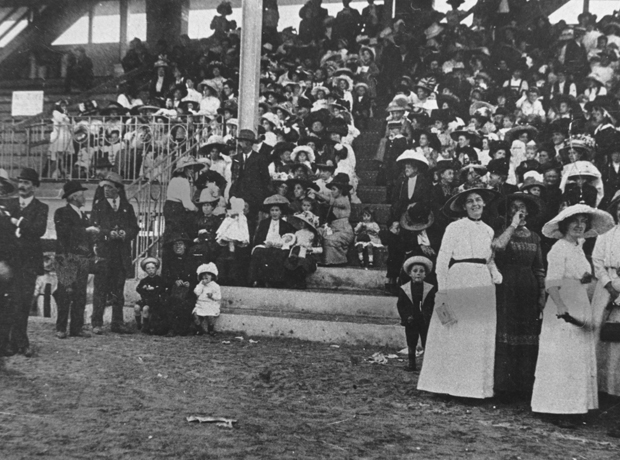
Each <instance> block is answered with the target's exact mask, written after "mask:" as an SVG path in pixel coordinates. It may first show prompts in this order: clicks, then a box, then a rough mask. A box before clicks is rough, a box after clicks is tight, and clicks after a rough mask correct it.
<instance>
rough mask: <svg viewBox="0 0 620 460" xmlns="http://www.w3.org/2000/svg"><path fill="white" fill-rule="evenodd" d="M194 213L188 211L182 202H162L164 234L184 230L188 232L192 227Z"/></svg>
mask: <svg viewBox="0 0 620 460" xmlns="http://www.w3.org/2000/svg"><path fill="white" fill-rule="evenodd" d="M195 216H196V214H195V213H193V212H191V211H188V210H186V209H185V207H184V206H183V203H179V202H177V201H169V200H167V201H166V202H165V203H164V221H165V224H166V228H165V230H164V234H165V236H168V235H171V234H173V233H180V232H185V233H187V234H189V233H190V232H191V230H192V228H193V224H194V219H195Z"/></svg>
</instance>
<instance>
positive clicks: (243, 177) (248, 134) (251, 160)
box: [230, 129, 271, 234]
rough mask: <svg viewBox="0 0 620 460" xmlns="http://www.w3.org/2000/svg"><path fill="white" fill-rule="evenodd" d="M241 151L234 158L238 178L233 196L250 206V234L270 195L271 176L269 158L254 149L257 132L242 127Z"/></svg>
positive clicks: (240, 135) (239, 138)
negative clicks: (261, 208) (262, 206)
mask: <svg viewBox="0 0 620 460" xmlns="http://www.w3.org/2000/svg"><path fill="white" fill-rule="evenodd" d="M237 143H238V145H239V153H238V154H237V155H236V157H235V159H234V163H235V164H234V165H233V168H236V170H237V172H238V175H237V179H236V180H235V181H234V182H233V184H232V189H231V193H230V195H231V196H235V197H237V198H243V199H244V200H245V202H246V203H248V204H249V206H250V212H249V215H248V223H249V230H250V234H253V233H254V229H255V227H256V220H257V218H258V210H259V208H260V206H261V205H262V204H263V201H264V200H265V198H267V196H268V195H269V187H270V185H271V177H270V176H269V158H268V157H267V156H266V155H264V154H262V153H259V152H256V151H254V150H253V148H252V147H253V146H254V144H256V143H258V139H257V138H256V134H254V131H252V130H250V129H242V130H241V131H240V132H239V137H237Z"/></svg>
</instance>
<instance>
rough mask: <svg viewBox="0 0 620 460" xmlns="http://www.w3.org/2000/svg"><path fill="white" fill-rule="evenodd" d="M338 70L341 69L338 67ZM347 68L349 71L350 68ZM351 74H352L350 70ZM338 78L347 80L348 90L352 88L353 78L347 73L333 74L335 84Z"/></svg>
mask: <svg viewBox="0 0 620 460" xmlns="http://www.w3.org/2000/svg"><path fill="white" fill-rule="evenodd" d="M339 70H342V69H339ZM347 70H349V71H350V69H347ZM351 74H352V72H351ZM340 80H344V81H346V82H347V85H348V89H349V90H352V89H353V79H352V78H351V77H350V76H349V75H347V74H339V75H335V76H334V83H335V84H338V82H339V81H340Z"/></svg>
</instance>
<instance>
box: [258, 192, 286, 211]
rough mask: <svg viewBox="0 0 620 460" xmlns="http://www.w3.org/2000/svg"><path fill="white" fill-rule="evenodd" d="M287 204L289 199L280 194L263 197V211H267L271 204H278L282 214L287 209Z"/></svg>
mask: <svg viewBox="0 0 620 460" xmlns="http://www.w3.org/2000/svg"><path fill="white" fill-rule="evenodd" d="M289 204H290V201H289V200H287V199H286V198H285V197H283V196H282V195H277V194H276V195H271V196H270V197H267V198H265V201H263V211H265V212H269V210H270V209H271V207H272V206H278V207H280V209H281V210H282V213H283V214H284V213H285V212H286V211H287V210H288V205H289Z"/></svg>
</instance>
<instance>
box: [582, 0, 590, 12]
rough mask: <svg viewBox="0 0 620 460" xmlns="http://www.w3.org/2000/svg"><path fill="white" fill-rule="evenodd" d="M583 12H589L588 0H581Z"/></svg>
mask: <svg viewBox="0 0 620 460" xmlns="http://www.w3.org/2000/svg"><path fill="white" fill-rule="evenodd" d="M583 12H584V13H588V12H590V0H583Z"/></svg>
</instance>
